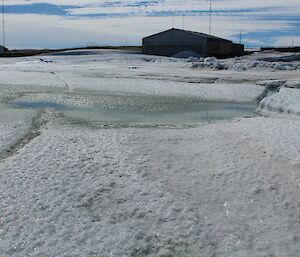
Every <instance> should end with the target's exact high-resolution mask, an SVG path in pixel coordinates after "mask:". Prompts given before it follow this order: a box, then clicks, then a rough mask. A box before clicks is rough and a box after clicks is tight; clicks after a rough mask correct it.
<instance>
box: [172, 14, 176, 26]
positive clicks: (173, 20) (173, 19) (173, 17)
mask: <svg viewBox="0 0 300 257" xmlns="http://www.w3.org/2000/svg"><path fill="white" fill-rule="evenodd" d="M174 23H175V16H174V13H173V16H172V29H174Z"/></svg>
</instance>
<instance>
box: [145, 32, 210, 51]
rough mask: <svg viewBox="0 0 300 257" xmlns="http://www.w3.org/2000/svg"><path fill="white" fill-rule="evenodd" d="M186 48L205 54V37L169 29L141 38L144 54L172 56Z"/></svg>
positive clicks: (186, 49)
mask: <svg viewBox="0 0 300 257" xmlns="http://www.w3.org/2000/svg"><path fill="white" fill-rule="evenodd" d="M188 50H192V51H194V52H196V53H198V54H200V55H202V56H206V38H205V37H201V36H197V35H193V34H191V33H185V32H184V31H177V30H169V31H166V32H164V33H161V34H157V35H154V36H151V37H147V38H144V39H143V53H145V54H152V55H163V56H172V55H175V54H177V53H178V52H182V51H188Z"/></svg>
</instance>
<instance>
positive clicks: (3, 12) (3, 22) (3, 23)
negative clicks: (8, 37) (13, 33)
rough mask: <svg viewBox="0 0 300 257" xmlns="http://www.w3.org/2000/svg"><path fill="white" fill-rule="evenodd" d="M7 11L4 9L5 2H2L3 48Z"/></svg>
mask: <svg viewBox="0 0 300 257" xmlns="http://www.w3.org/2000/svg"><path fill="white" fill-rule="evenodd" d="M4 14H5V9H4V0H2V39H3V47H5V17H4Z"/></svg>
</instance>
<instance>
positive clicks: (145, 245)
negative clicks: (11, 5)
mask: <svg viewBox="0 0 300 257" xmlns="http://www.w3.org/2000/svg"><path fill="white" fill-rule="evenodd" d="M291 55H292V54H289V53H287V54H282V53H276V52H266V53H257V54H253V55H250V56H246V57H242V58H239V60H238V62H239V65H240V67H249V65H248V64H249V62H254V61H258V62H264V64H266V63H271V62H272V63H275V64H276V65H275V66H274V67H273V66H272V69H270V67H269V66H268V65H264V67H263V66H261V67H260V68H259V69H253V68H249V69H248V68H245V69H237V68H236V67H237V66H236V62H237V59H235V58H233V59H227V60H222V61H219V60H215V59H210V61H215V62H226V63H227V65H228V66H227V67H228V68H226V69H223V70H219V69H216V67H208V66H205V67H204V66H203V67H202V66H201V67H200V66H198V67H196V68H195V63H198V60H196V59H195V58H193V60H192V59H191V58H189V59H176V58H167V57H155V56H145V55H141V54H137V53H131V52H124V51H111V50H110V51H105V50H98V51H69V52H65V53H57V54H53V55H45V56H36V57H28V58H12V59H0V256H1V257H24V256H26V257H27V256H28V257H40V256H43V257H48V256H49V257H58V256H59V257H69V256H70V257H76V256H78V257H82V256H87V257H90V256H96V257H98V256H100V257H125V256H128V257H143V256H149V257H245V256H247V257H271V256H272V257H287V256H288V257H299V256H300V131H299V127H300V119H299V115H300V107H299V97H300V93H299V92H300V91H298V90H300V89H298V88H299V87H298V82H299V81H300V70H299V69H298V65H299V61H298V57H297V55H296V56H293V57H291ZM283 60H284V64H282V63H281V62H283ZM201 61H203V60H201ZM204 62H205V60H204ZM206 62H208V61H207V60H206ZM281 65H286V67H288V66H289V67H294V68H293V69H283V68H278V70H276V69H277V68H276V67H280V66H281ZM274 70H276V72H274ZM299 84H300V83H299ZM256 108H257V112H254V111H255V109H256ZM202 115H204V117H202Z"/></svg>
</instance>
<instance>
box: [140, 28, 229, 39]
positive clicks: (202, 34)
mask: <svg viewBox="0 0 300 257" xmlns="http://www.w3.org/2000/svg"><path fill="white" fill-rule="evenodd" d="M169 31H180V32H184V33H189V34H192V35H196V36H201V37H206V38H210V39H216V40H221V41H226V42H232V41H230V40H227V39H224V38H220V37H215V36H212V35H208V34H205V33H201V32H195V31H189V30H184V29H175V28H172V29H168V30H165V31H162V32H159V33H156V34H153V35H151V36H148V37H144V38H143V39H146V38H150V37H153V36H157V35H160V34H164V33H166V32H169Z"/></svg>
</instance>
